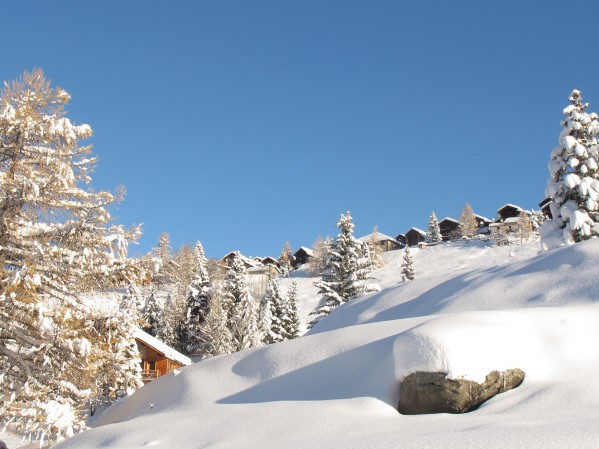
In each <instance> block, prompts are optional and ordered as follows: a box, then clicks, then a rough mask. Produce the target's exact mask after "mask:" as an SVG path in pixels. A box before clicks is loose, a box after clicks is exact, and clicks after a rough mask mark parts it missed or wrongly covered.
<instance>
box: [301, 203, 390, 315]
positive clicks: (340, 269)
mask: <svg viewBox="0 0 599 449" xmlns="http://www.w3.org/2000/svg"><path fill="white" fill-rule="evenodd" d="M337 227H338V228H339V229H340V230H341V232H340V234H339V235H338V236H337V238H336V239H335V241H334V242H333V246H332V248H331V252H330V253H329V259H328V265H327V268H326V269H325V271H324V272H323V273H322V279H321V280H320V281H317V282H315V283H314V285H315V286H316V287H318V288H319V293H320V294H321V295H323V298H322V300H321V302H320V304H319V306H318V307H317V308H316V309H315V310H314V311H313V312H312V313H311V314H312V315H316V319H315V320H313V321H312V322H311V323H310V325H311V326H313V325H314V324H316V322H318V320H319V319H320V318H321V317H323V316H325V315H328V314H329V313H330V312H331V311H332V310H333V309H334V308H336V307H337V306H339V305H341V304H343V303H344V302H347V301H351V300H352V299H354V298H356V297H358V296H359V295H361V294H362V293H365V292H371V291H377V290H379V287H378V286H377V285H372V284H368V283H367V282H366V281H367V280H368V279H370V277H369V273H370V272H371V267H372V266H371V264H370V261H369V260H367V259H366V258H364V257H363V254H361V253H362V251H361V244H360V242H359V241H358V240H357V239H356V238H355V237H354V235H353V230H354V224H353V223H352V217H351V216H350V214H349V212H347V214H346V215H343V214H342V215H341V219H340V220H339V222H338V223H337Z"/></svg>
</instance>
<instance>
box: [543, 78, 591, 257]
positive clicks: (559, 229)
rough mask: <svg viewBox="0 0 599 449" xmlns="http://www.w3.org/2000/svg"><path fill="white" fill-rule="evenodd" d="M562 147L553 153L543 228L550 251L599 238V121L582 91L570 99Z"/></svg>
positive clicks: (560, 137) (571, 95) (562, 134)
mask: <svg viewBox="0 0 599 449" xmlns="http://www.w3.org/2000/svg"><path fill="white" fill-rule="evenodd" d="M569 100H570V103H571V104H570V105H569V106H567V107H566V108H565V109H564V111H563V112H564V115H565V116H566V118H565V120H563V121H562V126H563V127H564V129H563V130H562V132H561V134H560V136H559V144H558V146H557V147H556V148H555V149H554V150H553V151H552V152H551V159H550V161H549V173H550V178H549V180H548V181H547V187H546V189H545V195H546V196H547V197H549V198H552V199H553V202H552V203H551V206H550V207H551V214H552V216H553V219H551V220H547V221H546V222H545V223H544V224H543V226H542V228H541V239H542V242H543V246H544V247H545V248H547V249H549V248H553V247H556V246H559V245H560V244H564V243H565V244H571V243H575V242H580V241H583V240H587V239H589V238H592V237H596V236H599V145H598V143H597V134H599V122H598V120H597V119H598V117H597V114H595V113H594V112H593V113H590V114H589V113H588V112H585V110H586V108H587V107H588V103H583V102H582V96H581V93H580V91H578V90H574V91H572V93H571V94H570V97H569Z"/></svg>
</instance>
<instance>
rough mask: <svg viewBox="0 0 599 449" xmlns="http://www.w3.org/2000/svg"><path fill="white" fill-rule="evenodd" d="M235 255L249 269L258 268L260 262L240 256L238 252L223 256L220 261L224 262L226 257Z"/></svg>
mask: <svg viewBox="0 0 599 449" xmlns="http://www.w3.org/2000/svg"><path fill="white" fill-rule="evenodd" d="M235 253H237V254H238V255H239V257H240V258H241V260H242V262H244V263H245V264H247V265H249V266H251V267H259V266H260V262H258V261H257V260H254V259H250V258H249V257H246V256H244V255H243V254H241V253H240V252H239V251H231V252H230V253H227V254H225V255H224V256H223V257H222V259H221V260H225V259H226V258H227V257H229V256H231V255H233V254H235Z"/></svg>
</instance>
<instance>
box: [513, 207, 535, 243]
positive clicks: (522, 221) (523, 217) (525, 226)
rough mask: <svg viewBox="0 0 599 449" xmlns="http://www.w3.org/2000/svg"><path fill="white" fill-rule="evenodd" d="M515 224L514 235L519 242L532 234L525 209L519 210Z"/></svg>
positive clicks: (529, 220)
mask: <svg viewBox="0 0 599 449" xmlns="http://www.w3.org/2000/svg"><path fill="white" fill-rule="evenodd" d="M517 225H518V227H517V230H516V235H517V236H518V237H519V238H520V243H524V242H526V241H528V240H529V239H530V236H531V235H532V221H531V219H530V216H529V214H528V213H527V212H526V211H524V210H521V211H520V213H519V214H518V223H517Z"/></svg>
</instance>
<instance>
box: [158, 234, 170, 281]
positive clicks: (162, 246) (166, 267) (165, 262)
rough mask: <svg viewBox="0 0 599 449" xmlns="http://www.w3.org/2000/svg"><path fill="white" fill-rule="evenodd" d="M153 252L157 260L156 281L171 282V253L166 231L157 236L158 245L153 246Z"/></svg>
mask: <svg viewBox="0 0 599 449" xmlns="http://www.w3.org/2000/svg"><path fill="white" fill-rule="evenodd" d="M154 254H155V255H156V258H157V260H158V265H159V267H158V276H157V278H156V282H157V283H159V284H166V283H169V282H171V280H172V279H171V276H172V273H173V255H172V249H171V238H170V236H169V235H168V232H163V233H162V234H160V237H159V238H158V246H157V247H156V248H154Z"/></svg>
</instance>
